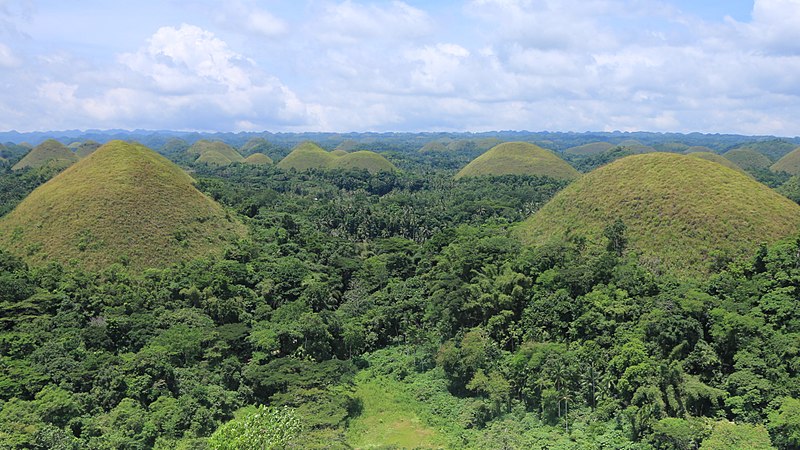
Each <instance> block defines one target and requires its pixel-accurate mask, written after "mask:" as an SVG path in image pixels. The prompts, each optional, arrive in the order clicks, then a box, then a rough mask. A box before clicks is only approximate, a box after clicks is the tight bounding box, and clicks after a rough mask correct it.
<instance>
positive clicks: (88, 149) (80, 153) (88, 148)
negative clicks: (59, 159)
mask: <svg viewBox="0 0 800 450" xmlns="http://www.w3.org/2000/svg"><path fill="white" fill-rule="evenodd" d="M98 148H100V143H99V142H95V141H92V140H89V141H86V142H83V143H81V144H80V145H78V148H76V149H75V156H77V157H78V158H86V157H87V156H89V155H91V154H92V153H94V151H95V150H97V149H98Z"/></svg>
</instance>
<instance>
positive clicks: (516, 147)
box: [456, 142, 580, 180]
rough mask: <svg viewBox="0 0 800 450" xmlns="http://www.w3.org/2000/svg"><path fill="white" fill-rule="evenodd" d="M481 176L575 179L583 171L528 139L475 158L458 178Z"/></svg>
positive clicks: (457, 175)
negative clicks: (530, 176) (533, 176)
mask: <svg viewBox="0 0 800 450" xmlns="http://www.w3.org/2000/svg"><path fill="white" fill-rule="evenodd" d="M481 175H537V176H547V177H551V178H556V179H561V180H572V179H575V178H577V177H578V176H579V175H580V173H578V171H577V170H575V169H574V168H573V167H572V166H570V165H569V164H567V162H566V161H564V160H563V159H561V158H559V157H558V156H557V155H556V154H555V153H553V152H551V151H549V150H545V149H543V148H541V147H539V146H538V145H534V144H530V143H527V142H505V143H503V144H499V145H496V146H494V147H492V148H491V149H490V150H489V151H487V152H486V153H484V154H482V155H481V156H479V157H477V158H475V159H474V160H473V161H472V162H471V163H469V164H467V165H466V166H465V167H464V168H463V169H461V171H460V172H458V174H456V179H458V178H463V177H477V176H481Z"/></svg>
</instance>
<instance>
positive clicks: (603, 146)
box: [564, 142, 614, 156]
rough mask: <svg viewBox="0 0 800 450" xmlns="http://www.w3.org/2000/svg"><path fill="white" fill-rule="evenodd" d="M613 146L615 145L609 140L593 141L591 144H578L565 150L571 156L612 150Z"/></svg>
mask: <svg viewBox="0 0 800 450" xmlns="http://www.w3.org/2000/svg"><path fill="white" fill-rule="evenodd" d="M613 147H614V146H613V145H611V144H609V143H608V142H591V143H589V144H583V145H578V146H577V147H570V148H568V149H566V150H564V154H565V155H570V156H586V155H596V154H599V153H603V152H605V151H607V150H610V149H611V148H613Z"/></svg>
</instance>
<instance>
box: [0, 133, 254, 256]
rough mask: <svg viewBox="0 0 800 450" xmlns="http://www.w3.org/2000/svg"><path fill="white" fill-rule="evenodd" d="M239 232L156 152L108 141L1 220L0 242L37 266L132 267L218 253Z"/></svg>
mask: <svg viewBox="0 0 800 450" xmlns="http://www.w3.org/2000/svg"><path fill="white" fill-rule="evenodd" d="M243 233H244V228H243V226H242V225H241V224H239V223H236V222H234V221H232V220H231V219H230V218H228V217H227V215H226V213H225V211H224V210H223V209H222V207H221V206H220V205H219V204H217V203H216V202H214V201H213V200H211V199H210V198H208V197H206V196H205V195H204V194H202V193H201V192H200V191H198V190H197V189H196V188H195V187H194V185H193V180H192V178H191V177H190V176H189V175H187V174H186V173H185V172H184V171H183V170H181V169H180V168H179V167H178V166H176V165H175V164H173V163H172V162H170V161H169V160H167V159H166V158H164V157H162V156H160V155H158V154H157V153H155V152H154V151H152V150H150V149H148V148H146V147H144V146H142V145H139V144H131V143H126V142H122V141H112V142H109V143H108V144H105V145H103V146H102V147H100V148H99V149H97V151H95V152H94V153H92V154H91V155H89V156H88V157H86V158H85V159H82V160H80V161H79V162H77V163H76V164H74V165H73V166H72V167H70V168H69V169H67V170H65V171H64V172H62V173H60V174H59V175H57V176H56V177H54V178H53V179H51V180H50V181H48V182H47V183H45V184H44V185H42V186H40V187H38V188H37V189H36V190H34V191H33V192H32V193H31V194H30V195H28V197H26V198H25V200H23V201H22V202H21V203H20V204H19V205H18V206H17V207H16V208H15V209H14V210H13V211H12V212H10V213H9V214H8V215H7V216H5V217H4V218H3V219H1V220H0V243H1V244H2V245H3V246H4V247H5V248H7V249H8V250H10V251H12V252H13V253H16V254H17V255H19V256H21V257H23V258H26V259H27V260H28V261H29V262H30V263H33V264H40V263H45V262H47V261H50V260H55V261H60V262H62V263H69V262H70V261H71V260H73V259H74V260H75V261H76V262H77V263H78V264H79V265H81V266H83V267H85V268H89V269H99V268H103V267H106V266H108V265H109V264H112V263H114V262H120V261H121V262H125V263H127V264H128V265H129V266H130V267H131V268H132V269H134V270H142V269H145V268H148V267H164V266H167V265H169V264H172V263H174V262H177V261H181V260H185V259H188V258H193V257H202V256H206V255H209V254H219V253H221V251H222V247H223V246H224V244H225V243H226V242H228V241H231V240H233V239H235V238H236V237H237V236H239V235H242V234H243Z"/></svg>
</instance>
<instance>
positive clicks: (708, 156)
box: [686, 152, 744, 172]
mask: <svg viewBox="0 0 800 450" xmlns="http://www.w3.org/2000/svg"><path fill="white" fill-rule="evenodd" d="M686 156H689V157H690V158H700V159H705V160H706V161H713V162H715V163H717V164H722V165H723V166H725V167H727V168H729V169H733V170H738V171H740V172H744V171H743V170H742V168H741V167H739V166H737V165H736V163H734V162H733V161H731V160H730V159H728V158H726V157H724V156H722V155H718V154H716V153H712V152H692V153H688V154H687V155H686Z"/></svg>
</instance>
